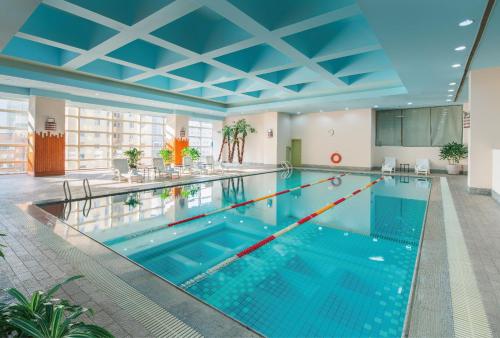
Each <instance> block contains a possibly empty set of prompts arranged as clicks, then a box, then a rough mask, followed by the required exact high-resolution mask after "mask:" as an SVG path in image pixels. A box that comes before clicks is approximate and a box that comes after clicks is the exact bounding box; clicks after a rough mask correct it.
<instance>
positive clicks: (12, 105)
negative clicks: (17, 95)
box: [0, 99, 28, 112]
mask: <svg viewBox="0 0 500 338" xmlns="http://www.w3.org/2000/svg"><path fill="white" fill-rule="evenodd" d="M0 109H10V110H19V111H25V112H27V111H28V100H11V99H0Z"/></svg>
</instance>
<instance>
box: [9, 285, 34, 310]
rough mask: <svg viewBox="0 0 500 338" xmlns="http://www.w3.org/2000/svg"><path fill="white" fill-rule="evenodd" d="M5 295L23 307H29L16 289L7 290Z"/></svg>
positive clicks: (27, 302) (25, 299) (26, 300)
mask: <svg viewBox="0 0 500 338" xmlns="http://www.w3.org/2000/svg"><path fill="white" fill-rule="evenodd" d="M7 293H8V294H9V295H11V296H12V297H14V298H15V299H16V300H17V301H18V302H19V303H21V304H22V305H24V306H28V307H29V306H30V303H29V301H28V299H27V298H26V297H24V295H23V294H22V293H21V292H20V291H19V290H17V289H14V288H10V289H7Z"/></svg>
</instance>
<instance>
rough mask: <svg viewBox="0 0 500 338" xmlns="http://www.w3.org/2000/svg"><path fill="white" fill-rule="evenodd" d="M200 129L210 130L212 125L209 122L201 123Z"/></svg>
mask: <svg viewBox="0 0 500 338" xmlns="http://www.w3.org/2000/svg"><path fill="white" fill-rule="evenodd" d="M201 127H202V128H209V129H212V124H211V123H209V122H202V123H201Z"/></svg>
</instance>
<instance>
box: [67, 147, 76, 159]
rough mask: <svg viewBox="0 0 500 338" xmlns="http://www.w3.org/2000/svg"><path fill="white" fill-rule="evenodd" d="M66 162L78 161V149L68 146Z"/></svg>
mask: <svg viewBox="0 0 500 338" xmlns="http://www.w3.org/2000/svg"><path fill="white" fill-rule="evenodd" d="M66 160H78V147H71V146H66Z"/></svg>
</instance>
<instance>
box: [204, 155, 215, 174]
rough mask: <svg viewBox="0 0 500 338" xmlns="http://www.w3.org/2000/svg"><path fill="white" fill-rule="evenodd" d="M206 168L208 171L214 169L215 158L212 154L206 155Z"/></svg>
mask: <svg viewBox="0 0 500 338" xmlns="http://www.w3.org/2000/svg"><path fill="white" fill-rule="evenodd" d="M205 168H206V169H207V171H210V172H213V171H214V158H213V157H212V156H205Z"/></svg>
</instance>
